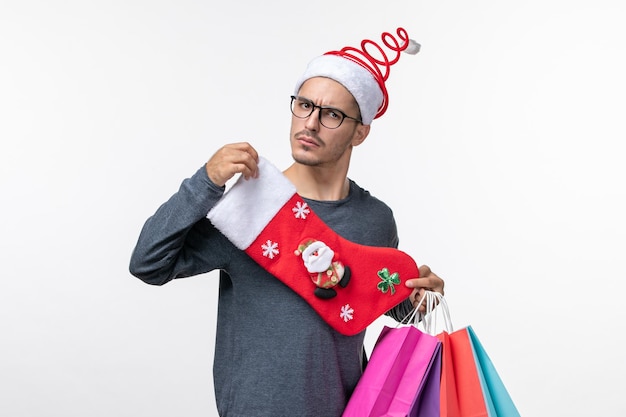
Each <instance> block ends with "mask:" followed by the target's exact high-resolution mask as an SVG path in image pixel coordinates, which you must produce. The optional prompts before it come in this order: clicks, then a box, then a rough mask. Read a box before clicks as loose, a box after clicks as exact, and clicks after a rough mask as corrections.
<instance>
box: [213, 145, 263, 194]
mask: <svg viewBox="0 0 626 417" xmlns="http://www.w3.org/2000/svg"><path fill="white" fill-rule="evenodd" d="M258 162H259V154H258V153H257V151H256V150H255V149H254V148H253V147H252V145H250V144H249V143H247V142H239V143H231V144H228V145H224V146H223V147H221V148H220V149H219V150H218V151H217V152H215V154H214V155H213V156H212V157H211V159H209V161H208V162H207V163H206V166H205V167H206V173H207V175H208V176H209V178H210V179H211V181H213V183H214V184H215V185H218V186H220V187H222V186H224V185H225V184H226V182H227V181H228V180H229V179H231V178H232V177H234V176H235V175H236V174H242V175H243V176H244V178H245V179H249V178H256V177H257V175H258V168H257V163H258Z"/></svg>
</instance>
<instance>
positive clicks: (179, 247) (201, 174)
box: [129, 166, 228, 285]
mask: <svg viewBox="0 0 626 417" xmlns="http://www.w3.org/2000/svg"><path fill="white" fill-rule="evenodd" d="M223 194H224V187H219V186H217V185H216V184H214V183H213V182H212V181H211V180H210V178H209V177H208V175H207V173H206V169H205V168H204V166H202V168H200V169H199V170H198V171H197V172H196V173H195V174H194V175H193V176H192V177H190V178H187V179H185V180H184V181H183V182H182V184H181V186H180V188H179V190H178V192H176V193H175V194H174V195H172V196H171V197H170V199H169V200H168V201H166V202H165V203H164V204H162V205H161V206H160V207H159V208H158V209H157V211H156V212H155V213H154V214H153V215H152V216H151V217H150V218H148V220H146V222H145V224H144V225H143V228H142V229H141V232H140V235H139V238H138V240H137V244H136V245H135V248H134V250H133V252H132V255H131V259H130V266H129V271H130V273H131V274H132V275H134V276H135V277H137V278H139V279H141V280H142V281H144V282H146V283H148V284H152V285H163V284H165V283H166V282H168V281H170V280H172V279H174V278H181V277H186V276H192V275H197V274H201V273H204V272H208V271H210V270H212V269H215V268H218V267H220V264H223V263H224V257H225V251H226V250H227V249H228V248H226V247H224V245H223V244H222V243H223V240H224V239H223V235H221V234H220V233H219V232H218V231H217V230H216V229H215V228H214V227H213V226H212V225H211V223H210V222H209V220H208V219H207V218H206V215H207V213H208V212H209V210H210V209H211V208H212V207H213V206H214V205H215V204H216V203H217V202H218V201H219V199H220V198H221V197H222V196H223Z"/></svg>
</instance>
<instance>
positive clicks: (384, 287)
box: [377, 268, 400, 295]
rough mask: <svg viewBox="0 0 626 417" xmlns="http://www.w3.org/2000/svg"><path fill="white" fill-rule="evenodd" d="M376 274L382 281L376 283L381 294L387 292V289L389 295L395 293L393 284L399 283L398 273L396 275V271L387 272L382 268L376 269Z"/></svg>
mask: <svg viewBox="0 0 626 417" xmlns="http://www.w3.org/2000/svg"><path fill="white" fill-rule="evenodd" d="M378 276H379V277H380V279H381V280H382V282H379V283H378V285H377V287H378V289H379V290H380V291H382V292H383V294H385V293H387V291H391V295H393V294H395V293H396V289H395V287H394V284H395V285H399V284H400V275H398V273H397V272H394V273H393V274H389V270H388V269H387V268H383V269H381V270H380V271H378Z"/></svg>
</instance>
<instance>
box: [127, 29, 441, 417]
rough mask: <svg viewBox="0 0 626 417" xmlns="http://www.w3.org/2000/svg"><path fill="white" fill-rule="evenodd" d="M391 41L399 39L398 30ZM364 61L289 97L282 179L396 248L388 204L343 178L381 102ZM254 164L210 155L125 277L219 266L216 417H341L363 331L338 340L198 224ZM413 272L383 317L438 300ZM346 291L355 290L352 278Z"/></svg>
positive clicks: (336, 62) (354, 231) (346, 223)
mask: <svg viewBox="0 0 626 417" xmlns="http://www.w3.org/2000/svg"><path fill="white" fill-rule="evenodd" d="M398 34H399V35H400V37H401V39H403V38H406V37H405V36H404V37H403V36H402V35H405V32H403V30H402V32H400V29H399V30H398ZM383 39H384V37H383ZM405 41H406V42H408V38H406V39H405ZM397 45H399V46H402V45H403V44H397ZM404 47H406V45H404ZM365 55H367V54H365ZM362 64H363V63H355V62H354V60H352V59H346V57H344V56H341V55H332V54H330V55H328V54H327V55H323V56H322V57H318V58H317V59H316V60H314V61H312V62H311V64H310V65H309V66H308V67H307V70H306V71H305V73H304V75H303V76H302V77H301V79H300V80H299V81H298V83H297V85H296V89H295V93H294V96H292V99H291V100H292V113H293V117H292V122H291V132H290V144H291V152H292V156H293V160H294V163H293V164H292V165H291V166H289V167H288V168H287V169H285V170H284V172H283V174H284V176H285V177H286V178H287V179H288V180H289V181H290V182H291V183H292V184H293V185H294V186H295V189H296V191H297V194H298V195H299V196H300V197H302V199H303V200H304V201H305V202H306V204H307V205H308V207H309V208H310V209H311V211H312V212H314V213H315V214H316V215H317V216H319V218H320V219H322V220H323V222H324V223H325V224H326V225H327V226H328V227H329V228H330V229H332V230H333V231H334V232H335V233H337V234H338V235H340V236H342V237H343V238H345V239H347V240H349V241H351V242H354V243H356V244H359V245H367V246H372V247H390V248H396V247H397V245H398V236H397V230H396V224H395V220H394V218H393V215H392V212H391V210H390V208H389V207H387V206H386V205H385V204H384V203H383V202H381V201H380V200H378V199H376V198H375V197H373V196H371V195H370V194H369V193H368V192H367V191H366V190H364V189H363V188H361V187H359V186H358V185H357V184H356V183H355V182H354V181H352V180H350V179H349V178H348V169H349V165H350V158H351V155H352V149H353V147H354V146H358V145H360V144H361V143H363V141H364V140H365V139H366V138H367V136H368V134H369V131H370V124H371V122H372V120H373V118H375V117H377V116H378V115H380V114H382V113H384V109H385V108H386V100H387V97H386V90H384V85H382V86H381V84H380V80H378V81H377V80H376V79H375V74H374V75H372V74H373V73H372V72H371V70H366V69H365V68H364V67H363V65H362ZM355 65H356V66H355ZM355 80H356V82H355ZM383 82H384V80H383ZM381 109H382V110H381ZM259 158H260V157H259V155H258V153H257V151H256V150H255V149H254V147H253V146H252V145H251V144H249V143H246V142H242V143H232V144H227V145H225V146H223V147H222V148H220V149H219V150H217V152H215V154H214V155H213V156H212V157H211V158H210V159H209V160H208V162H207V163H206V164H205V165H204V166H203V167H201V168H200V169H199V170H198V171H197V172H196V173H195V174H194V175H193V176H192V177H190V178H188V179H186V180H184V181H183V183H182V185H181V187H180V189H179V191H178V192H177V193H176V194H174V195H173V196H172V197H171V198H170V199H169V200H168V201H167V202H166V203H164V204H163V205H162V206H161V207H160V208H159V209H158V210H157V211H156V213H155V214H154V215H153V216H152V217H150V218H149V219H148V220H147V221H146V223H145V225H144V227H143V229H142V232H141V234H140V237H139V240H138V242H137V246H136V248H135V250H134V252H133V255H132V258H131V264H130V271H131V273H132V274H133V275H135V276H136V277H138V278H140V279H142V280H143V281H145V282H147V283H149V284H155V285H162V284H164V283H166V282H168V281H170V280H172V279H174V278H180V277H187V276H192V275H197V274H201V273H205V272H208V271H212V270H215V269H219V270H220V291H219V308H218V323H217V337H216V347H215V358H214V367H213V375H214V380H215V394H216V400H217V406H218V411H219V413H220V415H221V416H223V417H261V416H265V417H297V416H301V417H339V416H341V414H342V411H343V409H344V407H345V405H346V403H347V401H348V398H349V396H350V394H351V393H352V391H353V389H354V387H355V386H356V384H357V382H358V380H359V377H360V376H361V374H362V371H363V361H364V356H363V340H364V336H365V331H361V332H359V333H357V334H356V335H352V336H346V335H345V334H341V333H339V332H337V331H336V330H335V329H333V328H332V327H331V326H329V325H328V323H327V322H326V321H324V318H323V317H321V316H320V315H319V314H317V313H316V312H315V311H314V310H313V309H312V308H311V306H310V305H309V303H307V301H305V299H303V298H302V297H301V296H300V295H299V294H298V293H296V292H294V291H293V290H292V289H291V288H289V286H287V285H285V284H284V283H283V282H281V280H278V279H276V277H275V276H273V275H272V274H270V273H269V272H267V270H266V269H264V268H263V267H261V266H260V265H259V264H258V263H257V262H255V261H254V260H253V259H251V257H250V256H248V255H247V254H246V253H245V252H244V251H243V250H241V249H239V248H237V247H236V246H235V245H234V244H233V243H231V241H230V240H229V239H228V238H226V237H225V235H224V234H222V233H221V232H220V231H219V230H217V229H216V227H215V226H214V225H213V223H212V222H211V221H210V220H209V219H208V218H207V213H208V212H210V211H211V209H213V208H214V207H215V206H216V204H217V203H218V202H219V201H220V200H221V199H222V197H223V194H224V186H225V184H226V182H227V181H228V180H229V179H231V178H233V176H235V175H238V174H240V175H241V176H242V177H243V178H245V179H246V180H249V181H254V179H255V178H257V177H258V176H259V175H260V174H262V173H259ZM363 225H367V227H364V226H363ZM419 276H420V277H419V278H417V277H410V278H415V279H407V280H405V281H404V282H403V284H402V285H405V286H407V287H409V288H413V290H412V292H410V296H409V297H408V298H407V299H406V300H404V301H402V302H400V303H399V304H398V305H397V306H396V307H394V308H393V309H391V310H389V311H388V312H386V314H388V315H390V316H391V317H394V318H395V319H397V320H400V319H402V318H403V317H405V316H406V315H407V314H408V313H409V312H410V310H411V309H412V308H413V306H414V305H415V303H416V301H417V300H419V298H420V297H421V295H422V294H423V292H424V291H425V290H426V289H429V290H434V291H438V292H442V293H443V286H444V283H443V280H441V279H440V278H439V277H437V276H436V275H435V274H433V273H432V272H431V271H430V269H429V268H428V267H427V266H422V267H420V268H419ZM350 285H358V281H356V278H355V279H354V281H353V282H351V283H350Z"/></svg>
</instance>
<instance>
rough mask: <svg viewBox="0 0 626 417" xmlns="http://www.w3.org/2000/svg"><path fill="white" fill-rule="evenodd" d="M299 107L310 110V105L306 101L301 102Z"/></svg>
mask: <svg viewBox="0 0 626 417" xmlns="http://www.w3.org/2000/svg"><path fill="white" fill-rule="evenodd" d="M300 107H302V108H303V109H305V110H309V109H310V108H311V103H309V102H308V101H301V102H300Z"/></svg>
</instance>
